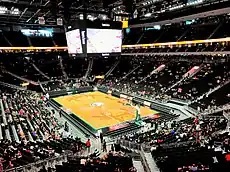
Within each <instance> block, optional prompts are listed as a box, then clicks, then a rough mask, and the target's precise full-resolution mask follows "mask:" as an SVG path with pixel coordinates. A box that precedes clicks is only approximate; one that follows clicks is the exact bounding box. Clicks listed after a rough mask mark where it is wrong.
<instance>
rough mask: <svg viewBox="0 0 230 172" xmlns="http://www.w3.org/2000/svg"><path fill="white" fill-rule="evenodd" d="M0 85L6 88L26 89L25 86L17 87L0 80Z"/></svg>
mask: <svg viewBox="0 0 230 172" xmlns="http://www.w3.org/2000/svg"><path fill="white" fill-rule="evenodd" d="M0 85H2V86H5V87H8V88H12V89H16V90H26V88H25V87H19V86H17V85H13V84H9V83H5V82H2V81H0Z"/></svg>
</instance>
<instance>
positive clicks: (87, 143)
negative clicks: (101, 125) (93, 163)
mask: <svg viewBox="0 0 230 172" xmlns="http://www.w3.org/2000/svg"><path fill="white" fill-rule="evenodd" d="M85 145H86V148H87V151H88V153H90V147H91V142H90V139H88V140H87V141H86V143H85Z"/></svg>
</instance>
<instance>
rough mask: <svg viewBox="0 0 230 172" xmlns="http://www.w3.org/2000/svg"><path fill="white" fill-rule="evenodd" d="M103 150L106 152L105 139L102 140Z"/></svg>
mask: <svg viewBox="0 0 230 172" xmlns="http://www.w3.org/2000/svg"><path fill="white" fill-rule="evenodd" d="M103 152H107V149H106V141H105V140H104V141H103Z"/></svg>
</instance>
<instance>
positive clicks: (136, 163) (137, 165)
mask: <svg viewBox="0 0 230 172" xmlns="http://www.w3.org/2000/svg"><path fill="white" fill-rule="evenodd" d="M133 166H134V167H135V168H136V169H137V172H144V171H145V170H144V167H143V165H142V162H141V161H136V160H133Z"/></svg>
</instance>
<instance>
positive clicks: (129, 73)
mask: <svg viewBox="0 0 230 172" xmlns="http://www.w3.org/2000/svg"><path fill="white" fill-rule="evenodd" d="M139 67H140V65H139V66H137V67H135V68H134V69H132V70H131V71H130V72H128V73H127V74H126V75H125V76H123V77H122V78H121V79H120V81H122V80H123V79H125V78H127V77H128V76H129V75H131V74H132V73H133V72H134V71H136V70H137V69H138V68H139ZM120 81H119V82H120Z"/></svg>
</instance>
